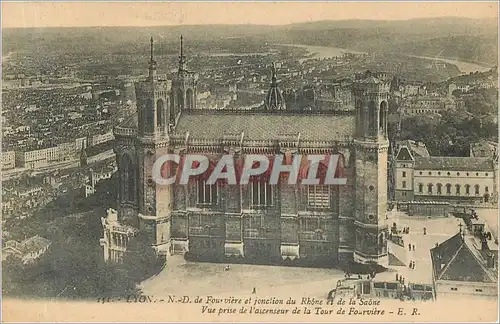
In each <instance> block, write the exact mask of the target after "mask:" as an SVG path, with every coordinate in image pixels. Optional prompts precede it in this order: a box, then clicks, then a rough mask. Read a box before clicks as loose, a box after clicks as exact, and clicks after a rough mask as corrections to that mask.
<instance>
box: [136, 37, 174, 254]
mask: <svg viewBox="0 0 500 324" xmlns="http://www.w3.org/2000/svg"><path fill="white" fill-rule="evenodd" d="M150 43H151V44H150V50H151V54H150V60H149V67H148V71H149V73H148V76H147V77H146V79H145V80H144V81H142V82H140V83H138V84H136V97H137V114H138V133H137V138H136V141H135V151H136V156H137V171H138V172H137V174H138V176H137V177H136V179H137V182H138V186H137V210H138V225H139V229H140V230H141V231H143V232H144V233H146V234H147V235H148V237H149V238H150V240H151V244H152V245H154V246H156V247H157V249H158V250H160V251H161V250H165V249H167V248H168V244H169V243H170V213H171V207H172V188H171V185H158V184H157V183H156V181H155V179H153V176H154V174H153V165H154V163H155V161H156V160H157V159H158V158H159V157H161V156H163V155H165V154H168V153H169V132H170V127H169V115H170V112H169V111H170V108H171V103H170V100H169V94H170V91H171V86H172V85H171V83H170V82H169V81H168V80H166V78H161V77H160V76H158V75H157V63H156V61H155V59H154V56H153V54H154V48H153V38H151V40H150ZM163 176H167V177H169V176H168V175H165V174H164V175H163Z"/></svg>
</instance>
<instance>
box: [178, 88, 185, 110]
mask: <svg viewBox="0 0 500 324" xmlns="http://www.w3.org/2000/svg"><path fill="white" fill-rule="evenodd" d="M183 108H184V92H182V89H179V90H177V111H181V110H182V109H183Z"/></svg>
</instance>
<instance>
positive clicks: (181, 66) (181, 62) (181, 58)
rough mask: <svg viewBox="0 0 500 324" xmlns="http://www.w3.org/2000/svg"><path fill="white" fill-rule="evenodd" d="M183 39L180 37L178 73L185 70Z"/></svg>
mask: <svg viewBox="0 0 500 324" xmlns="http://www.w3.org/2000/svg"><path fill="white" fill-rule="evenodd" d="M183 40H184V38H183V37H182V35H181V46H180V55H179V72H180V71H185V70H186V57H185V56H184V41H183Z"/></svg>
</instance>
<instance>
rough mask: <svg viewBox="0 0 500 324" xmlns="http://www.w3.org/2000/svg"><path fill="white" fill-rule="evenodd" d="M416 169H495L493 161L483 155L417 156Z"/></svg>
mask: <svg viewBox="0 0 500 324" xmlns="http://www.w3.org/2000/svg"><path fill="white" fill-rule="evenodd" d="M415 169H416V170H453V171H455V170H456V171H493V162H492V160H491V159H489V158H482V157H450V156H431V157H417V158H415Z"/></svg>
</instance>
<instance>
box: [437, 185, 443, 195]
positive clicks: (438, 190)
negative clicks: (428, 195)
mask: <svg viewBox="0 0 500 324" xmlns="http://www.w3.org/2000/svg"><path fill="white" fill-rule="evenodd" d="M436 189H437V194H438V195H440V194H442V193H443V185H442V184H440V183H438V184H437V185H436Z"/></svg>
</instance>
